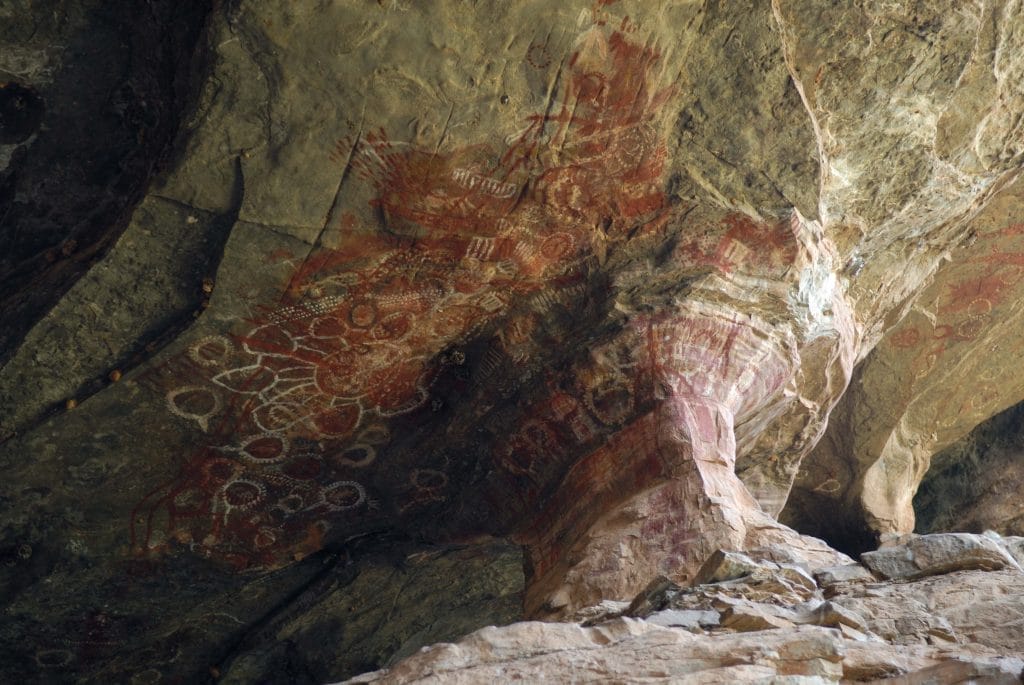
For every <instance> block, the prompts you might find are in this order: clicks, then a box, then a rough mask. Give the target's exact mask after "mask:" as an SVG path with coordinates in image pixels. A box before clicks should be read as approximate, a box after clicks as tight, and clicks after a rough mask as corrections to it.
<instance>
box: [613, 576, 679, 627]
mask: <svg viewBox="0 0 1024 685" xmlns="http://www.w3.org/2000/svg"><path fill="white" fill-rule="evenodd" d="M679 590H680V587H679V586H678V585H676V584H675V583H673V582H672V581H671V580H669V579H668V578H666V577H665V576H658V577H657V578H655V579H654V580H652V581H651V582H650V583H648V584H647V587H645V588H644V589H643V590H642V591H641V592H640V593H639V594H638V595H637V596H636V597H634V598H633V601H632V602H630V603H629V606H628V607H627V608H626V611H625V615H626V616H641V617H642V616H647V615H648V614H650V613H652V612H654V611H658V610H660V609H664V608H665V607H666V606H668V603H669V601H670V600H671V598H672V597H673V596H675V595H676V594H677V593H678V592H679Z"/></svg>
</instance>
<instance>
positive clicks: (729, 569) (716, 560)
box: [693, 549, 774, 586]
mask: <svg viewBox="0 0 1024 685" xmlns="http://www.w3.org/2000/svg"><path fill="white" fill-rule="evenodd" d="M772 566H774V564H772ZM764 568H766V564H765V563H763V562H758V561H754V560H753V559H751V558H750V557H748V556H747V555H746V554H743V553H741V552H728V551H725V550H721V549H720V550H717V551H716V552H715V553H714V554H712V555H711V556H710V557H708V560H707V561H705V562H704V564H703V565H702V566H701V567H700V569H699V570H698V571H697V575H696V576H694V578H693V585H694V586H697V585H704V584H706V583H720V582H723V581H726V580H736V579H737V578H743V577H744V576H749V575H750V574H752V573H754V572H755V571H758V570H761V569H764Z"/></svg>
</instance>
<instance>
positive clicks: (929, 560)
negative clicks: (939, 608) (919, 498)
mask: <svg viewBox="0 0 1024 685" xmlns="http://www.w3.org/2000/svg"><path fill="white" fill-rule="evenodd" d="M860 558H861V561H862V562H864V565H865V566H867V567H868V568H869V569H871V570H872V571H873V572H874V573H876V574H877V575H878V576H880V577H882V578H886V579H890V580H895V579H911V578H921V577H923V576H932V575H939V574H942V573H952V572H953V571H969V570H983V571H997V570H1000V569H1004V568H1011V569H1016V570H1017V571H1020V570H1021V567H1020V566H1019V565H1018V564H1017V562H1016V561H1015V560H1014V558H1013V557H1012V556H1010V554H1009V553H1008V552H1007V551H1006V550H1005V549H1004V548H1003V547H1002V545H1000V544H999V542H997V541H996V540H994V539H992V538H989V537H987V536H984V535H973V534H970V533H937V534H934V535H921V536H915V537H913V539H911V540H910V541H909V542H907V543H905V544H902V545H896V546H892V547H883V548H881V549H878V550H875V551H874V552H865V553H864V554H862V555H860Z"/></svg>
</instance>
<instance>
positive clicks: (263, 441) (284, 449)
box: [238, 433, 288, 464]
mask: <svg viewBox="0 0 1024 685" xmlns="http://www.w3.org/2000/svg"><path fill="white" fill-rule="evenodd" d="M238 452H239V454H241V455H242V456H243V457H245V458H246V459H247V460H249V461H252V462H254V463H257V464H269V463H273V462H277V461H281V460H282V459H284V458H285V456H287V454H288V441H287V439H286V438H285V437H284V436H281V435H275V434H273V433H261V434H257V435H251V436H249V437H247V438H245V440H244V441H243V442H242V445H241V447H239V449H238Z"/></svg>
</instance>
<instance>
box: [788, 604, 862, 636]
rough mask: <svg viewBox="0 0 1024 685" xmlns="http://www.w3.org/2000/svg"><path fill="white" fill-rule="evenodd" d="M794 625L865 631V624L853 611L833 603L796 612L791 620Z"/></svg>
mask: <svg viewBox="0 0 1024 685" xmlns="http://www.w3.org/2000/svg"><path fill="white" fill-rule="evenodd" d="M793 620H794V622H795V623H800V624H807V625H816V626H828V627H830V628H838V627H840V626H844V625H845V626H848V627H850V628H854V629H856V630H859V631H867V629H868V628H867V622H866V621H865V620H864V618H863V617H861V616H859V615H858V614H857V613H856V612H855V611H851V610H849V609H847V608H845V607H843V606H841V605H839V604H835V603H834V602H822V603H821V604H819V605H817V606H815V607H813V608H810V609H807V610H805V611H803V612H798V614H797V616H796V617H795V618H794V619H793Z"/></svg>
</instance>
